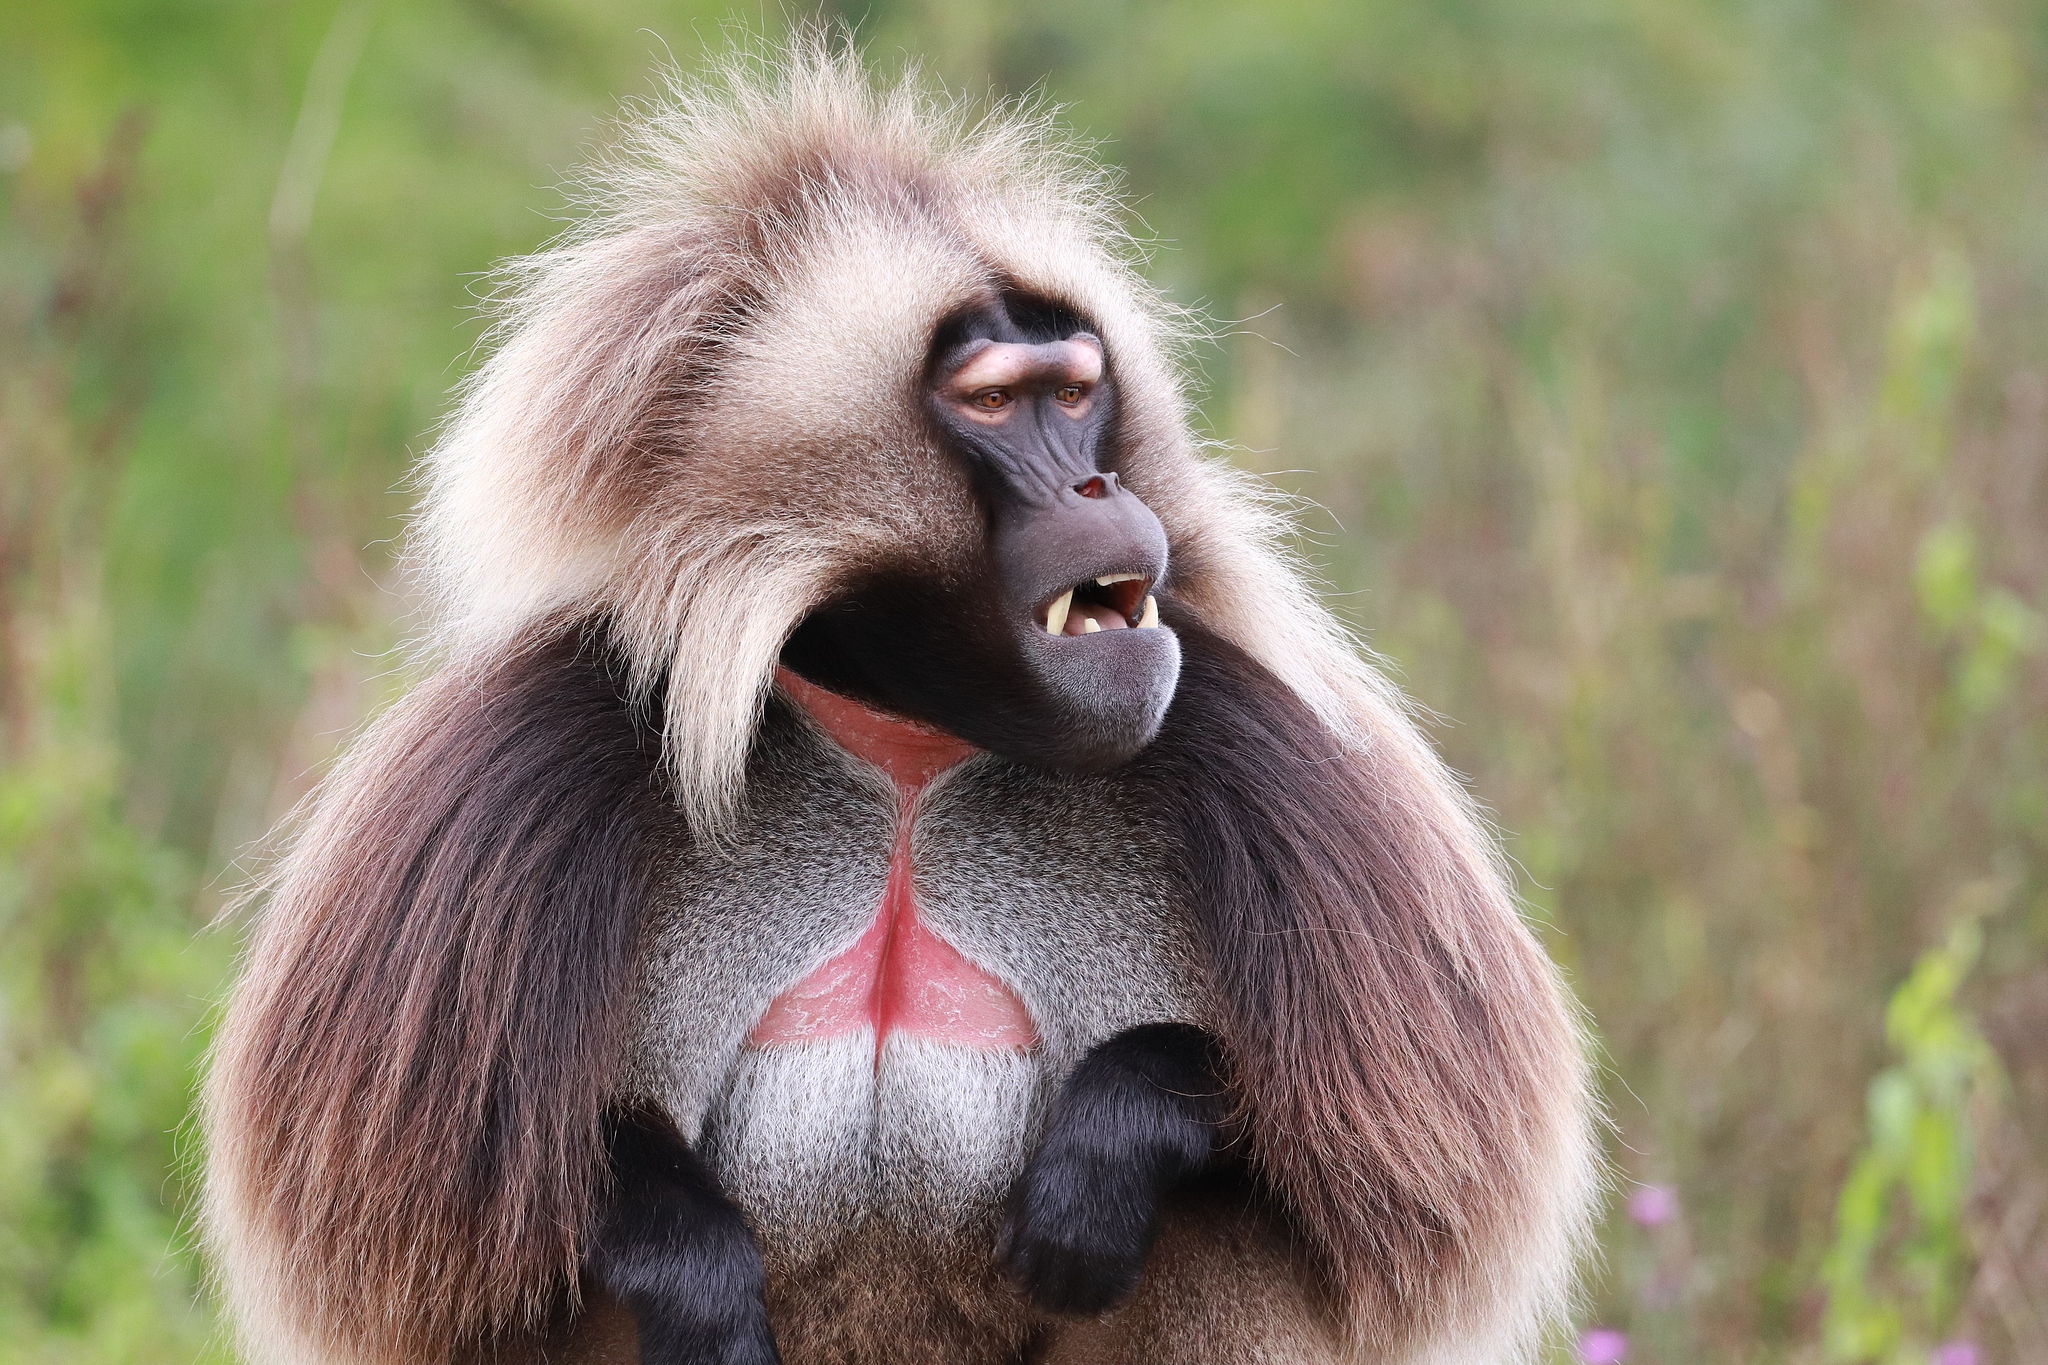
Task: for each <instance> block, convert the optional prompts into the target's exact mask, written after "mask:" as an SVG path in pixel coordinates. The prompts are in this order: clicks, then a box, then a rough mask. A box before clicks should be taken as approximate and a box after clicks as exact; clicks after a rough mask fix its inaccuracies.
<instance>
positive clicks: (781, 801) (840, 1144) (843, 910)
mask: <svg viewBox="0 0 2048 1365" xmlns="http://www.w3.org/2000/svg"><path fill="white" fill-rule="evenodd" d="M750 782H751V786H750V808H749V814H750V818H749V822H748V827H747V832H746V836H745V838H744V839H743V840H742V841H741V842H740V843H739V844H738V845H736V846H735V847H732V848H730V849H727V850H725V851H723V852H721V853H719V854H718V855H716V856H706V855H702V854H693V855H691V856H689V857H686V858H684V859H682V860H681V861H680V863H679V866H678V868H677V873H676V876H675V879H674V884H673V889H672V893H671V895H670V896H669V897H668V898H666V900H665V903H664V905H663V907H662V910H661V912H660V913H659V914H658V915H657V916H656V919H655V923H654V924H653V925H652V926H651V937H650V942H649V945H648V950H647V954H646V988H645V992H644V1004H643V1013H642V1021H641V1026H640V1036H639V1046H638V1048H637V1053H636V1059H635V1064H634V1067H633V1074H632V1075H631V1077H630V1083H631V1086H632V1088H633V1089H635V1090H636V1091H638V1092H640V1093H643V1094H647V1095H649V1096H652V1097H655V1098H658V1099H660V1100H661V1101H662V1102H663V1103H664V1104H665V1105H666V1106H667V1107H668V1108H669V1110H670V1112H671V1113H672V1114H673V1115H674V1117H675V1118H676V1120H677V1122H678V1125H679V1126H680V1127H681V1128H682V1130H683V1132H684V1134H685V1135H686V1136H687V1137H689V1138H691V1139H692V1140H693V1141H696V1142H698V1143H699V1144H700V1146H701V1148H702V1150H703V1152H704V1154H705V1156H706V1157H707V1159H708V1160H709V1162H710V1163H711V1165H712V1168H713V1170H714V1171H715V1172H716V1174H717V1175H718V1177H719V1179H720V1181H721V1183H722V1184H723V1185H724V1187H725V1188H726V1190H727V1192H728V1193H729V1194H731V1195H732V1197H733V1198H734V1199H735V1200H736V1201H737V1202H738V1203H739V1204H740V1206H741V1207H742V1208H743V1209H745V1210H746V1211H747V1213H748V1215H749V1217H750V1219H751V1220H752V1221H753V1222H754V1224H755V1226H756V1228H757V1231H758V1232H759V1233H760V1234H761V1235H762V1236H763V1238H764V1240H766V1241H767V1242H768V1243H769V1244H770V1245H771V1247H774V1248H775V1249H778V1250H781V1251H784V1252H787V1253H794V1254H797V1255H799V1256H801V1255H803V1254H804V1252H805V1251H806V1250H808V1249H810V1248H813V1247H816V1246H818V1245H819V1244H820V1240H821V1239H824V1238H827V1237H828V1236H829V1235H830V1234H831V1233H832V1232H834V1231H835V1230H840V1229H846V1228H849V1227H852V1226H856V1225H858V1224H859V1223H860V1222H861V1221H862V1220H863V1219H866V1218H879V1219H885V1220H886V1221H888V1222H889V1223H891V1224H893V1225H895V1226H897V1227H899V1228H901V1229H903V1230H905V1231H913V1232H920V1233H926V1232H928V1233H932V1234H938V1233H943V1232H946V1231H950V1230H952V1229H955V1228H958V1227H961V1226H964V1225H965V1224H967V1223H968V1222H970V1221H973V1220H975V1219H977V1218H978V1217H979V1216H980V1215H982V1214H985V1213H986V1212H987V1211H988V1210H989V1209H990V1208H992V1207H993V1205H994V1204H995V1203H996V1202H997V1201H999V1200H1000V1198H1001V1196H1002V1193H1003V1192H1004V1190H1006V1189H1007V1188H1008V1185H1009V1183H1010V1181H1011V1180H1012V1179H1013V1178H1014V1176H1015V1174H1016V1172H1017V1171H1018V1169H1020V1167H1021V1165H1022V1163H1023V1160H1024V1157H1025V1156H1026V1154H1027V1153H1028V1151H1029V1148H1030V1144H1031V1143H1032V1141H1033V1140H1034V1139H1035V1137H1036V1134H1037V1131H1038V1128H1039V1126H1040V1124H1041V1123H1042V1121H1043V1116H1044V1111H1045V1109H1046V1107H1047V1105H1048V1104H1049V1102H1050V1099H1051V1097H1052V1095H1053V1094H1054V1093H1056V1090H1057V1087H1058V1085H1059V1083H1060V1082H1061V1081H1062V1080H1063V1079H1064V1078H1065V1076H1066V1074H1067V1073H1068V1072H1069V1071H1070V1070H1072V1068H1073V1066H1074V1065H1075V1064H1076V1063H1077V1062H1078V1061H1079V1060H1080V1058H1081V1057H1082V1056H1083V1055H1084V1054H1085V1053H1086V1052H1087V1051H1088V1049H1089V1048H1091V1047H1093V1046H1094V1045H1095V1044H1097V1043H1099V1042H1101V1041H1103V1040H1104V1039H1106V1038H1108V1037H1110V1036H1111V1035H1113V1034H1115V1033H1117V1032H1120V1031H1122V1030H1123V1029H1126V1028H1130V1027H1133V1026H1135V1025H1137V1024H1141V1023H1148V1022H1154V1021H1158V1020H1168V1019H1172V1020H1186V1021H1189V1022H1197V1023H1200V1022H1206V1021H1205V1020H1204V1019H1203V1018H1202V1011H1201V1008H1200V1002H1201V1001H1202V999H1203V998H1204V993H1203V991H1202V990H1201V982H1200V979H1199V972H1198V970H1197V968H1196V966H1195V961H1194V954H1193V951H1192V947H1191V944H1190V942H1189V939H1188V934H1187V931H1186V926H1185V924H1184V922H1183V921H1182V920H1181V918H1180V917H1179V916H1177V915H1175V914H1174V913H1173V911H1172V907H1170V906H1169V905H1167V904H1166V903H1165V898H1164V894H1163V892H1162V891H1161V889H1160V888H1161V884H1162V879H1161V878H1160V877H1159V876H1158V875H1157V859H1158V856H1159V854H1158V850H1157V846H1156V841H1155V840H1154V839H1153V837H1152V836H1151V835H1150V834H1149V833H1148V830H1147V827H1146V823H1145V821H1144V820H1143V819H1142V818H1140V813H1137V812H1132V811H1129V810H1118V809H1116V808H1115V804H1116V803H1115V802H1114V801H1113V799H1112V798H1113V797H1114V795H1115V791H1114V788H1113V787H1111V786H1109V785H1107V784H1103V783H1100V782H1097V781H1093V780H1090V779H1084V778H1066V777H1059V776H1055V775H1050V774H1045V773H1039V772H1034V771H1030V770H1026V769H1022V768H1018V767H1015V766H1012V765H1007V764H1003V763H1001V762H999V761H997V760H994V759H990V758H978V759H973V760H970V761H969V762H967V763H964V764H962V765H961V766H959V767H958V768H956V769H954V770H953V771H951V772H949V773H947V774H946V775H945V776H943V777H941V778H940V779H938V780H937V781H936V782H934V783H933V784H932V785H931V786H930V787H929V788H927V789H926V790H925V791H924V792H923V793H922V795H921V796H920V797H919V799H918V800H917V801H916V803H915V804H914V805H913V806H911V807H910V808H909V809H908V811H907V813H906V814H904V815H903V816H901V817H899V813H898V809H897V804H896V800H895V793H894V792H893V791H892V790H891V789H890V787H889V784H888V783H887V782H886V781H885V780H884V779H883V778H882V777H881V776H880V774H878V773H875V772H873V771H872V770H870V769H868V768H866V767H865V765H862V764H860V763H858V762H856V761H855V760H853V759H852V758H850V757H849V756H848V755H846V754H845V753H843V752H842V751H840V750H839V749H837V748H836V747H835V746H834V745H833V744H832V743H831V741H830V740H828V739H826V738H825V737H824V736H823V735H822V734H821V733H819V732H818V731H817V730H815V729H813V728H812V727H811V726H810V725H809V724H808V722H806V721H805V720H804V719H802V718H801V717H800V716H798V715H797V714H795V713H794V712H793V710H791V709H789V708H786V707H781V706H778V707H777V708H776V709H775V710H774V711H773V712H772V713H771V716H770V719H769V723H768V725H767V727H766V728H765V730H764V733H763V735H762V738H761V741H760V743H759V744H758V745H757V748H756V753H755V759H754V763H753V766H752V770H751V773H750ZM899 818H901V819H907V820H908V821H909V822H910V826H909V829H908V830H907V831H906V834H907V837H908V841H909V842H908V847H909V851H910V857H911V865H912V868H913V871H914V877H915V887H916V896H917V906H918V910H919V913H920V914H921V915H922V916H923V917H924V919H925V921H926V922H928V923H929V925H930V926H931V928H932V929H933V930H934V931H935V932H937V933H938V934H940V935H941V936H943V938H944V939H945V940H946V941H947V942H948V943H950V944H951V945H953V946H954V947H956V948H958V949H959V951H960V952H961V953H962V954H964V955H965V957H966V958H967V959H969V960H970V961H971V962H972V963H973V964H974V965H975V966H977V967H979V968H981V969H982V970H984V971H986V972H988V973H989V974H990V975H991V976H993V977H994V978H995V979H997V980H998V981H1000V982H1001V983H1002V984H1003V985H1005V986H1007V987H1008V988H1009V989H1010V990H1011V991H1014V992H1015V994H1016V996H1017V997H1018V999H1019V1000H1021V1001H1022V1002H1023V1004H1024V1006H1025V1008H1026V1009H1027V1010H1028V1011H1029V1014H1030V1017H1031V1020H1032V1022H1033V1024H1035V1026H1036V1035H1037V1037H1036V1042H1035V1043H1034V1044H1033V1045H1032V1046H1031V1047H1030V1048H1028V1049H1020V1048H986V1047H968V1046H960V1045H957V1044H953V1043H948V1042H945V1041H939V1040H935V1039H932V1038H928V1037H921V1036H918V1035H916V1034H913V1033H905V1032H897V1033H892V1034H889V1035H888V1036H887V1037H885V1038H884V1040H883V1042H882V1045H881V1047H880V1048H879V1049H878V1048H877V1047H876V1042H875V1036H874V1033H873V1032H872V1030H871V1029H859V1030H855V1031H851V1032H843V1033H840V1034H838V1035H837V1036H833V1037H829V1038H825V1039H822V1040H820V1041H816V1042H807V1043H800V1044H792V1045H777V1046H766V1047H761V1046H754V1045H751V1044H750V1043H749V1041H748V1038H749V1034H750V1033H751V1032H752V1031H753V1030H754V1029H755V1026H756V1025H757V1024H758V1023H759V1021H760V1020H761V1019H762V1017H763V1015H764V1013H765V1012H766V1011H767V1010H768V1009H769V1007H770V1004H771V1002H773V1001H774V1000H775V999H776V998H777V997H778V996H780V995H781V994H782V993H783V992H785V991H787V990H789V989H790V988H791V987H792V986H793V985H795V984H796V983H798V982H800V981H802V980H803V979H804V978H806V977H807V976H809V975H810V974H812V973H813V972H815V971H817V969H818V968H819V967H820V966H822V965H823V964H825V963H827V962H829V961H831V960H832V959H833V958H834V957H836V956H837V955H839V954H841V953H843V952H845V951H846V950H847V949H848V948H849V947H850V946H851V945H853V944H854V943H855V942H856V941H857V940H859V939H860V937H861V936H862V934H863V933H864V932H865V931H866V930H868V929H869V927H870V926H871V925H872V923H873V921H874V916H875V914H876V912H877V909H878V907H879V906H880V905H881V904H882V901H883V898H884V893H885V889H886V886H887V882H888V875H889V863H890V855H891V850H892V848H893V847H894V846H895V844H896V842H897V834H898V829H897V826H898V821H899Z"/></svg>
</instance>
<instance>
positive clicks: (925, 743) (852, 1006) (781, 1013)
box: [747, 671, 1038, 1061]
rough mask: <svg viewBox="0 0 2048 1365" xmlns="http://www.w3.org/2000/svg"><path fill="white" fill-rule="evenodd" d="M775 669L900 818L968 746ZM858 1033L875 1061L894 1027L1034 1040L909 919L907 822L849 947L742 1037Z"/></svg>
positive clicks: (963, 1039) (996, 984)
mask: <svg viewBox="0 0 2048 1365" xmlns="http://www.w3.org/2000/svg"><path fill="white" fill-rule="evenodd" d="M776 676H777V680H778V681H779V682H780V683H781V684H782V686H783V688H784V690H785V691H787V692H788V693H789V694H790V695H791V696H792V697H794V698H795V699H796V700H797V701H798V702H799V703H801V704H802V705H803V707H804V709H805V710H806V711H808V712H810V714H811V717H812V719H814V720H816V721H817V722H818V724H819V725H820V726H822V727H823V728H824V730H825V731H826V733H828V734H830V735H831V736H832V738H833V739H835V740H837V741H838V742H839V744H840V746H841V747H843V748H844V749H846V750H847V751H848V752H849V753H852V754H853V755H855V756H856V757H859V758H862V759H865V760H867V761H868V762H870V763H872V764H874V765H875V766H876V767H878V768H880V769H881V770H882V771H883V772H885V773H887V774H888V775H889V777H890V778H891V779H892V780H893V781H894V782H895V783H896V793H897V800H898V802H899V809H900V811H902V812H904V813H906V814H907V813H908V811H909V809H910V803H911V802H912V801H913V800H914V799H916V796H917V794H918V792H920V791H922V790H923V789H924V786H925V784H926V783H928V782H930V781H931V780H932V779H933V778H934V777H937V776H938V775H939V774H940V773H942V772H944V771H945V770H946V769H948V768H950V767H952V766H953V765H954V764H955V763H958V762H960V761H961V760H962V759H964V758H967V757H968V756H970V755H971V754H973V753H974V752H975V750H974V749H973V747H972V746H970V745H968V744H965V743H963V742H962V741H960V740H958V739H955V738H954V737H953V736H951V735H948V734H944V733H942V732H940V731H936V730H932V729H929V728H927V727H925V726H922V725H916V724H913V723H911V722H909V721H902V720H896V719H894V718H893V717H889V716H882V715H878V714H876V713H875V712H873V711H870V710H868V709H867V708H866V707H864V706H861V705H859V704H858V703H856V702H851V701H848V700H847V699H846V698H844V697H840V696H837V695H835V694H833V693H830V692H826V691H824V690H823V689H821V688H817V687H813V686H811V685H810V684H809V683H807V682H805V681H803V679H801V678H798V677H797V676H796V675H794V674H792V673H789V672H787V671H779V672H778V673H777V675H776ZM863 1028H872V1029H873V1030H874V1031H875V1049H876V1056H877V1060H878V1061H879V1058H880V1053H881V1046H882V1041H883V1040H884V1039H885V1038H887V1037H888V1036H889V1034H891V1033H893V1032H896V1031H897V1030H899V1029H900V1030H903V1031H904V1032H907V1033H911V1034H916V1035H918V1036H920V1037H926V1038H931V1039H934V1040H937V1041H941V1042H947V1043H955V1044H959V1045H962V1046H966V1047H986V1048H1020V1049H1021V1048H1028V1047H1030V1046H1031V1045H1032V1044H1033V1043H1035V1042H1036V1041H1037V1040H1038V1030H1037V1028H1036V1027H1035V1026H1034V1025H1033V1024H1032V1022H1031V1014H1030V1012H1029V1011H1028V1010H1026V1009H1025V1008H1024V1002H1023V1001H1021V1000H1019V999H1018V998H1017V993H1016V992H1015V991H1013V990H1011V989H1010V988H1009V987H1008V986H1005V985H1004V984H1003V983H1002V982H1000V981H998V980H997V979H996V978H995V977H993V976H991V975H990V974H989V973H987V972H986V971H983V970H982V969H981V968H980V967H977V966H976V965H974V963H972V962H969V961H968V960H967V958H966V957H965V956H964V955H963V954H962V953H961V952H960V950H959V949H958V948H955V947H954V946H953V945H952V944H950V943H948V942H946V940H945V939H943V938H940V937H939V936H938V934H936V933H934V932H933V931H932V929H931V927H930V926H929V925H927V924H926V923H925V922H924V919H923V918H922V917H921V916H920V915H919V914H918V912H917V894H916V888H915V886H914V885H913V878H912V875H911V869H910V833H909V821H908V820H907V819H900V820H899V821H898V824H897V833H896V848H895V851H894V853H893V854H892V855H891V856H890V860H889V881H888V885H887V887H886V889H885V890H884V891H883V893H882V904H881V905H880V907H878V909H877V911H876V914H875V921H874V923H873V924H871V925H869V926H868V929H867V932H866V933H864V934H862V935H861V936H860V938H859V939H857V940H856V941H855V942H854V944H853V946H852V947H850V948H848V949H846V951H844V952H842V953H840V954H839V955H838V956H837V957H835V958H833V959H832V960H831V961H830V962H827V963H826V964H825V965H824V966H822V967H820V968H818V969H817V970H816V971H814V972H812V973H811V974H810V975H809V976H807V977H805V978H804V979H803V980H802V981H800V982H798V983H797V984H796V985H795V986H793V987H791V988H790V989H789V990H787V991H784V992H783V993H782V994H781V995H779V996H777V997H776V998H775V1000H774V1002H773V1003H772V1004H770V1005H769V1006H768V1010H767V1013H765V1014H763V1015H762V1016H761V1021H760V1022H759V1023H758V1024H756V1025H754V1031H753V1033H752V1034H750V1035H749V1036H748V1039H747V1041H748V1042H749V1043H751V1044H753V1045H754V1046H755V1047H770V1046H775V1045H779V1044H789V1043H808V1042H818V1041H821V1040H823V1039H827V1038H837V1037H840V1036H842V1035H844V1034H848V1033H855V1032H858V1031H859V1030H861V1029H863Z"/></svg>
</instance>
